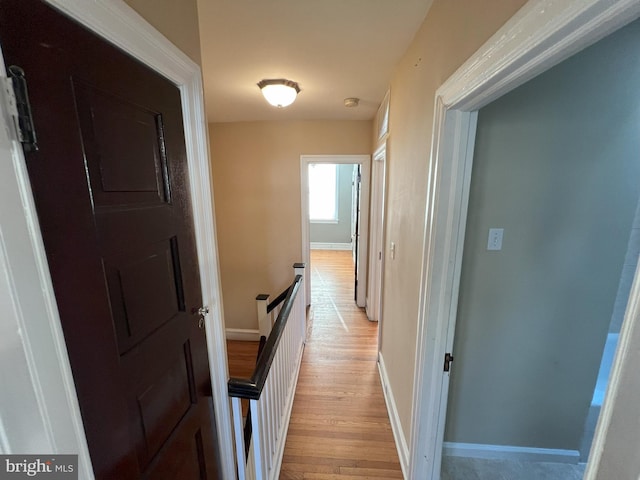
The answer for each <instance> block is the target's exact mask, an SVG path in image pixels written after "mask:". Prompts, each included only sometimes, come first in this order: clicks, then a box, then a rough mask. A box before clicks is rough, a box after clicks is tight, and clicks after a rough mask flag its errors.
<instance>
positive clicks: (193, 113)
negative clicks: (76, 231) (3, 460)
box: [0, 0, 236, 480]
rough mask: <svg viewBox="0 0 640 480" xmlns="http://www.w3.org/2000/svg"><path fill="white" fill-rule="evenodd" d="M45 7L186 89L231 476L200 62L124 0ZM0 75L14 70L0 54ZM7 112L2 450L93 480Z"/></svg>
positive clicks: (0, 124) (202, 265) (226, 468)
mask: <svg viewBox="0 0 640 480" xmlns="http://www.w3.org/2000/svg"><path fill="white" fill-rule="evenodd" d="M47 3H49V4H51V5H52V6H54V7H56V8H57V9H59V10H60V11H62V12H63V13H65V14H66V15H68V16H69V17H71V18H73V19H74V20H76V21H78V22H79V23H81V24H82V25H84V26H85V27H86V28H88V29H89V30H92V31H94V32H95V33H97V34H98V35H100V36H101V37H103V38H105V39H106V40H107V41H109V42H110V43H112V44H114V45H116V46H117V47H119V48H120V49H122V50H124V51H125V52H127V53H128V54H130V55H131V56H133V57H134V58H136V59H138V60H139V61H141V62H142V63H144V64H146V65H148V66H149V67H151V68H152V69H154V70H155V71H157V72H158V73H160V74H161V75H163V76H165V77H166V78H167V79H169V80H170V81H172V82H173V83H175V84H176V85H177V86H178V88H179V89H180V91H181V94H182V109H183V121H184V131H185V143H186V150H187V161H188V165H189V186H190V191H191V203H192V209H193V215H194V224H195V234H196V247H197V252H198V260H199V271H200V279H201V282H202V298H203V302H204V304H205V305H208V306H209V309H210V312H211V314H210V315H209V316H208V318H207V320H206V331H207V346H208V350H209V362H210V367H211V381H212V389H213V404H214V410H215V414H216V423H217V425H216V426H217V438H218V443H219V450H220V467H221V470H222V475H223V478H224V479H233V478H235V475H236V473H235V465H234V463H233V458H234V457H233V441H232V433H231V417H230V412H229V399H228V395H227V378H228V373H227V358H226V345H225V336H224V320H223V315H222V294H221V290H220V276H219V266H218V254H217V243H216V232H215V221H214V216H213V208H212V205H213V204H212V196H213V194H212V188H211V182H210V172H209V156H208V155H209V154H208V140H207V122H206V117H205V112H204V101H203V89H202V76H201V71H200V67H199V66H198V65H196V64H195V63H194V62H193V61H192V60H190V59H189V58H188V57H187V56H186V55H185V54H184V53H182V52H181V51H180V50H178V48H176V47H175V46H174V45H173V44H172V43H170V42H169V41H168V40H167V39H166V38H165V37H164V36H162V35H161V34H160V33H159V32H158V31H157V30H155V29H154V28H153V27H152V26H151V25H149V24H148V23H147V22H146V21H145V20H144V19H143V18H142V17H141V16H139V15H138V14H137V13H136V12H135V11H134V10H133V9H131V8H130V7H129V6H127V5H126V4H125V3H124V2H122V1H121V0H110V1H100V2H98V1H91V2H89V1H86V0H47ZM0 74H2V76H6V72H5V70H4V61H3V59H2V56H1V53H0ZM0 110H1V116H2V119H1V120H0V164H2V174H1V175H0V191H2V193H3V195H2V197H1V198H0V200H1V201H0V203H2V208H0V331H1V332H2V336H1V337H0V338H1V341H0V360H1V361H0V378H2V381H3V391H2V394H1V395H0V452H4V453H43V454H45V453H52V452H53V453H78V454H79V478H81V479H88V480H91V479H93V478H94V474H93V470H92V467H91V459H90V457H89V452H88V448H87V443H86V438H85V434H84V429H83V426H82V418H81V416H80V410H79V406H78V399H77V395H76V392H75V386H74V382H73V376H72V374H71V368H70V365H69V360H68V356H67V350H66V345H65V342H64V336H63V333H62V327H61V324H60V318H59V314H58V310H57V306H56V303H55V297H54V292H53V287H52V283H51V276H50V273H49V269H48V265H47V259H46V254H45V250H44V245H43V241H42V235H41V232H40V227H39V224H38V220H37V214H36V209H35V205H34V202H33V196H32V192H31V187H30V184H29V178H28V174H27V170H26V166H25V161H24V156H23V153H22V148H21V147H20V144H19V143H17V141H16V140H15V132H13V128H12V127H8V126H7V119H6V111H5V108H4V103H3V104H2V105H1V106H0ZM36 127H37V126H36ZM7 360H9V361H10V362H8V361H7ZM23 371H24V375H20V372H23Z"/></svg>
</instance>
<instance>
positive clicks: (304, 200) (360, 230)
mask: <svg viewBox="0 0 640 480" xmlns="http://www.w3.org/2000/svg"><path fill="white" fill-rule="evenodd" d="M370 162H371V158H370V156H369V155H302V156H301V157H300V191H301V213H302V257H303V262H304V263H306V264H307V265H309V264H310V261H311V254H310V252H311V250H312V249H313V250H327V251H329V250H331V251H342V252H345V251H347V252H349V253H348V256H350V258H351V262H352V264H353V268H352V272H353V274H352V277H351V278H352V283H353V289H350V291H351V298H352V299H354V303H355V304H356V305H357V306H358V307H360V308H362V307H364V306H365V303H366V286H367V263H368V262H367V255H368V237H369V170H370ZM310 271H311V272H313V266H312V265H311V270H310ZM313 283H314V279H313V274H311V275H310V281H309V282H305V288H306V290H307V291H306V298H307V301H308V302H309V303H311V300H312V284H313Z"/></svg>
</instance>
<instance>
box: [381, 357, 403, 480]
mask: <svg viewBox="0 0 640 480" xmlns="http://www.w3.org/2000/svg"><path fill="white" fill-rule="evenodd" d="M378 371H379V372H380V381H381V382H382V392H383V393H384V401H385V403H386V404H387V412H388V413H389V420H390V421H391V430H392V431H393V439H394V440H395V442H396V449H397V450H398V457H399V458H400V467H401V468H402V475H403V476H404V478H405V479H407V478H409V476H408V472H409V446H408V444H407V437H406V436H405V434H404V431H403V430H402V424H401V423H400V416H399V415H398V408H397V407H396V400H395V398H394V396H393V391H392V390H391V385H390V384H389V377H388V376H387V369H386V367H385V366H384V359H383V358H382V352H379V353H378Z"/></svg>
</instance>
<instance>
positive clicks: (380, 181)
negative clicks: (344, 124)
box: [367, 144, 387, 321]
mask: <svg viewBox="0 0 640 480" xmlns="http://www.w3.org/2000/svg"><path fill="white" fill-rule="evenodd" d="M386 156H387V153H386V144H385V145H383V146H382V147H381V148H379V149H378V151H377V152H376V153H375V154H374V157H373V164H372V166H371V228H370V232H371V235H370V240H369V243H370V249H369V266H370V267H369V287H368V291H367V317H368V318H369V320H372V321H379V320H380V317H381V316H382V272H383V271H384V270H383V265H384V200H385V199H384V187H385V166H386Z"/></svg>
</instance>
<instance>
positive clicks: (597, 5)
mask: <svg viewBox="0 0 640 480" xmlns="http://www.w3.org/2000/svg"><path fill="white" fill-rule="evenodd" d="M638 16H640V0H617V1H611V0H563V1H561V2H558V1H555V0H530V1H529V2H528V3H527V4H525V6H524V7H523V8H522V9H521V10H520V11H519V12H517V13H516V14H515V15H514V16H513V17H512V18H511V19H510V20H509V21H508V22H507V23H506V24H505V25H504V26H503V27H502V28H501V29H500V30H498V32H496V33H495V34H494V35H493V36H492V37H491V38H490V39H489V40H488V41H487V42H486V43H485V44H484V45H483V46H482V47H481V48H480V49H479V50H478V51H477V52H476V53H475V54H474V55H473V56H472V57H471V58H470V59H469V60H467V61H466V62H465V63H464V64H463V65H462V66H461V67H460V68H459V69H458V70H457V71H456V72H455V73H454V74H453V75H452V76H451V77H450V78H449V79H448V80H447V81H446V82H445V83H444V84H443V85H442V86H441V87H440V88H439V89H438V91H437V92H436V96H435V112H434V122H433V125H434V126H433V132H432V147H431V155H430V158H431V161H430V167H429V168H430V171H429V176H428V178H429V183H428V190H427V192H428V193H427V205H426V218H427V221H426V222H425V233H424V246H423V259H422V276H421V286H420V311H419V318H418V344H417V349H416V368H415V377H414V394H413V412H412V425H413V428H412V433H411V455H410V465H409V469H410V475H409V477H410V478H422V479H430V480H437V479H438V478H439V473H440V462H441V455H442V442H443V437H444V423H445V418H446V408H447V395H448V384H449V374H445V373H444V372H443V371H442V365H443V358H444V354H445V352H448V351H451V349H452V347H453V335H454V330H455V320H456V313H457V312H456V309H457V302H458V288H459V283H460V269H461V265H462V248H463V244H464V236H465V227H466V219H467V206H468V198H469V183H470V179H471V164H472V161H473V148H474V143H475V131H476V119H477V110H478V109H480V108H481V107H483V106H485V105H487V104H488V103H490V102H492V101H493V100H495V99H497V98H499V97H500V96H502V95H504V94H506V93H508V92H509V91H511V90H513V89H514V88H516V87H518V86H519V85H521V84H523V83H525V82H526V81H527V80H530V79H531V78H533V77H535V76H536V75H538V74H540V73H542V72H543V71H545V70H547V69H549V68H550V67H551V66H553V65H556V64H558V63H559V62H561V61H562V60H564V59H566V58H568V57H569V56H571V55H572V54H574V53H576V52H578V51H579V50H581V49H583V48H585V47H587V46H589V45H591V44H593V43H594V42H596V41H598V40H600V39H601V38H603V37H604V36H606V35H608V34H609V33H611V32H613V31H615V30H617V29H618V28H620V27H622V26H623V25H625V24H627V23H629V22H631V21H632V20H634V19H635V18H637V17H638ZM629 305H630V306H629V310H630V311H628V312H627V314H626V317H625V318H626V319H627V320H626V323H625V325H623V331H622V334H621V336H620V342H619V346H618V352H624V351H626V350H627V349H628V347H629V341H630V335H629V334H628V332H629V331H630V329H631V323H632V322H635V321H636V318H638V315H639V314H640V280H638V275H636V279H635V281H634V287H633V289H632V292H631V295H630V299H629ZM631 310H633V311H631ZM625 332H626V333H625ZM623 361H624V355H622V354H618V355H617V356H616V360H615V361H614V366H613V369H612V376H611V383H610V387H609V389H608V391H607V395H606V398H605V402H604V407H603V410H602V413H601V416H600V419H599V422H598V427H597V429H596V435H595V438H594V448H593V449H592V452H593V453H592V455H591V457H590V458H589V463H588V465H587V471H586V474H585V479H586V480H592V479H595V473H596V471H597V467H598V464H599V462H600V455H601V452H602V448H601V446H602V444H603V442H604V437H605V432H606V429H607V426H608V424H609V421H610V417H611V409H612V403H613V402H612V401H609V399H610V398H612V399H613V398H615V390H616V388H617V385H618V382H617V380H618V377H619V374H620V366H621V365H622V362H623ZM454 365H455V363H454ZM454 368H455V366H454Z"/></svg>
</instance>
